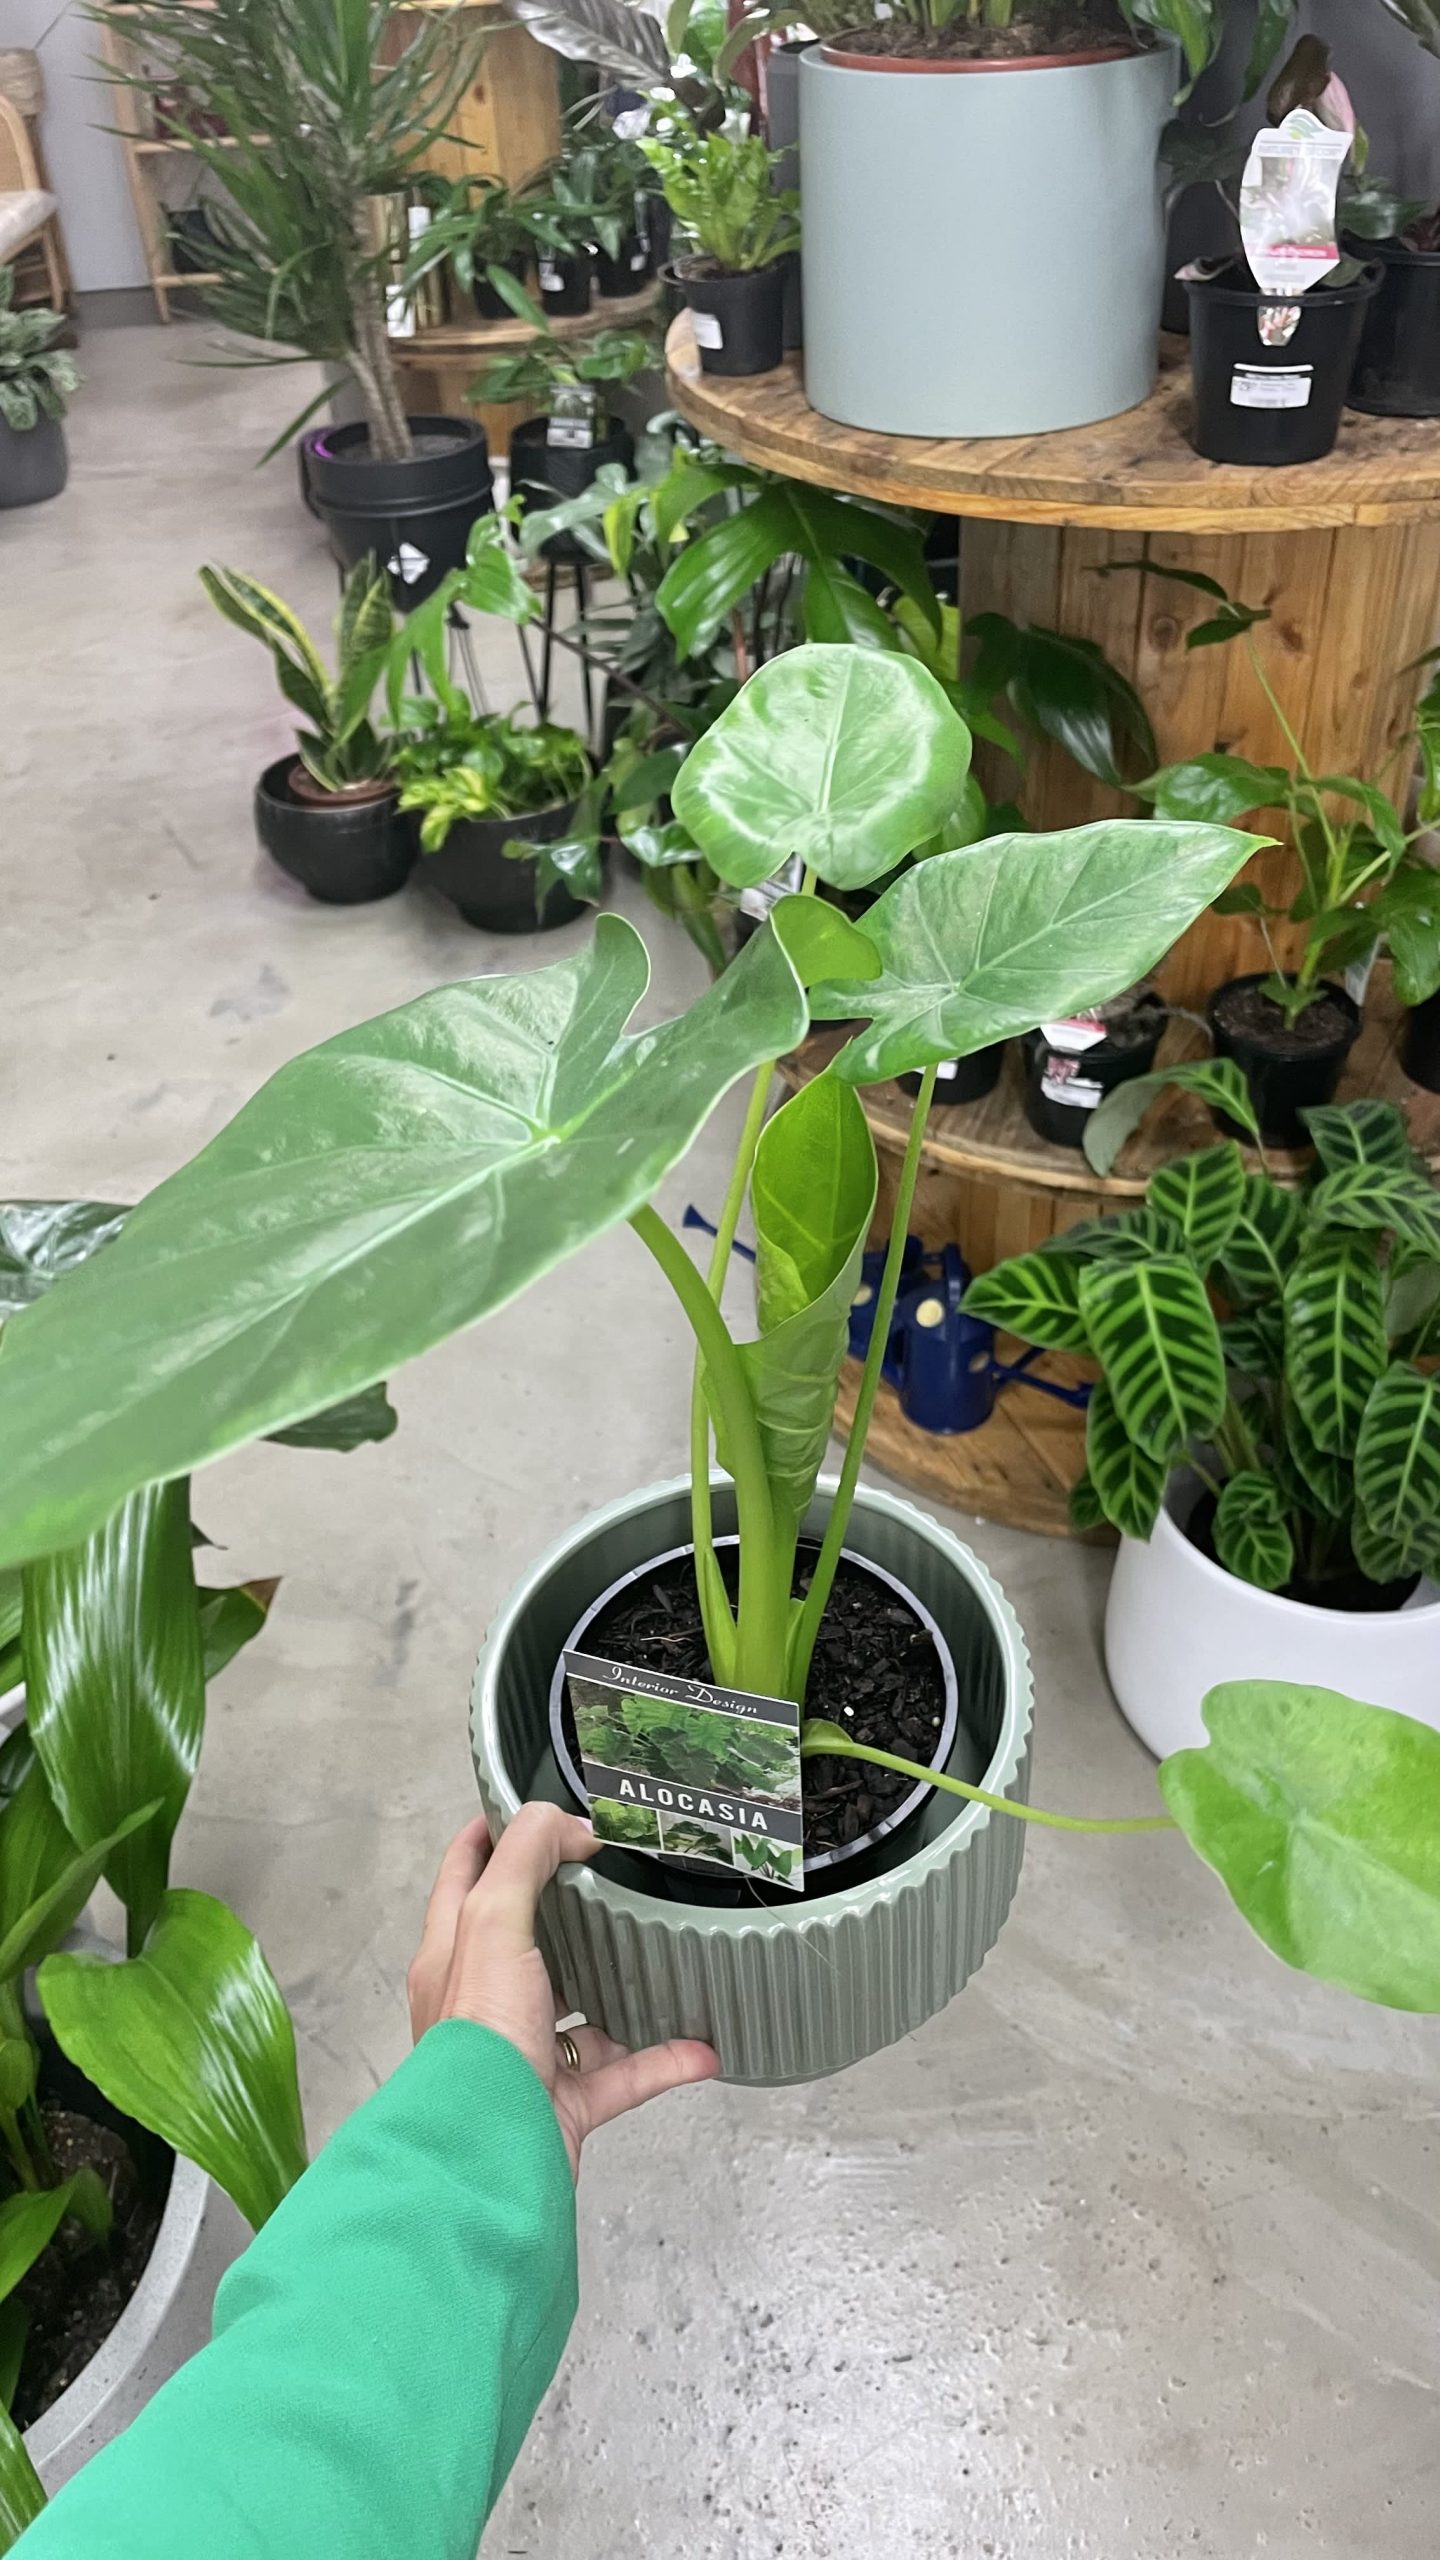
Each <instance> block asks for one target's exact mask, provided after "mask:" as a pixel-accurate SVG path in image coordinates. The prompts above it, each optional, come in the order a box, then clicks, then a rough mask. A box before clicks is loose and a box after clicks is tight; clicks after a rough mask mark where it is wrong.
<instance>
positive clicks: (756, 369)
mask: <svg viewBox="0 0 1440 2560" xmlns="http://www.w3.org/2000/svg"><path fill="white" fill-rule="evenodd" d="M642 148H643V150H644V152H645V156H646V158H647V159H648V160H649V162H650V164H651V166H652V168H654V169H655V170H656V172H657V173H658V175H659V178H660V182H661V184H662V186H663V187H664V190H665V201H666V203H667V204H668V205H669V207H670V210H671V212H672V214H673V215H674V216H675V219H676V221H677V222H679V223H680V224H682V225H683V227H684V229H685V230H686V231H687V232H688V233H689V234H690V236H691V238H692V240H693V241H694V243H695V248H694V252H693V253H692V254H691V255H689V256H686V257H682V258H679V259H677V261H676V264H675V274H676V277H677V279H678V281H679V284H680V287H681V290H682V292H683V293H684V296H685V299H686V302H687V303H688V304H689V306H690V310H691V312H692V314H693V317H694V328H695V343H696V345H697V346H698V348H699V350H700V363H701V368H702V370H703V371H704V372H706V373H724V374H751V373H770V372H772V371H773V369H774V367H775V366H776V365H778V364H779V362H780V359H781V356H782V354H783V352H784V348H783V344H782V331H781V318H782V306H783V299H784V286H785V276H784V265H783V261H784V259H785V258H786V257H787V256H788V255H789V254H790V253H791V252H792V251H793V250H795V249H797V248H798V247H799V243H800V219H799V201H800V200H799V197H798V196H797V195H796V194H795V192H794V191H793V189H785V188H777V187H776V186H775V184H774V180H773V169H774V163H775V159H776V157H777V155H776V154H775V153H774V152H772V151H771V150H770V149H769V148H768V146H767V145H766V143H765V142H764V141H763V140H762V138H761V137H760V135H759V134H750V135H748V136H747V137H746V138H745V139H744V140H743V141H740V140H736V139H735V138H734V137H733V136H731V135H730V134H727V133H701V132H699V131H698V130H697V129H696V128H695V127H694V126H693V125H689V124H687V123H685V122H684V121H683V120H682V119H680V118H676V120H675V122H674V125H673V128H672V130H671V133H670V136H669V138H668V139H667V140H664V141H661V140H659V139H651V140H647V141H646V142H645V143H644V144H643V145H642Z"/></svg>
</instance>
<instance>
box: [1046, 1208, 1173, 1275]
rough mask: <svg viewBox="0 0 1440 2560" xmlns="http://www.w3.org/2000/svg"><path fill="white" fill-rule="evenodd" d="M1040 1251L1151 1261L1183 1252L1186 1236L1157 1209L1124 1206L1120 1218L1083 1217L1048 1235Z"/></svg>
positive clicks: (1107, 1259) (1106, 1259) (1099, 1259)
mask: <svg viewBox="0 0 1440 2560" xmlns="http://www.w3.org/2000/svg"><path fill="white" fill-rule="evenodd" d="M1035 1249H1036V1251H1037V1253H1083V1254H1084V1256H1085V1258H1086V1260H1087V1261H1088V1262H1148V1261H1149V1260H1150V1257H1151V1255H1152V1254H1156V1253H1183V1252H1184V1250H1185V1238H1184V1236H1183V1235H1182V1234H1181V1232H1180V1229H1179V1228H1178V1227H1177V1226H1176V1224H1175V1221H1174V1219H1173V1218H1162V1217H1161V1215H1160V1212H1159V1210H1158V1209H1150V1208H1142V1209H1125V1210H1122V1212H1121V1214H1120V1216H1119V1217H1118V1218H1082V1219H1081V1221H1080V1223H1079V1225H1078V1226H1074V1227H1067V1228H1066V1229H1065V1231H1064V1233H1063V1234H1062V1235H1058V1236H1048V1237H1047V1238H1046V1240H1045V1242H1044V1244H1042V1245H1037V1246H1036V1248H1035Z"/></svg>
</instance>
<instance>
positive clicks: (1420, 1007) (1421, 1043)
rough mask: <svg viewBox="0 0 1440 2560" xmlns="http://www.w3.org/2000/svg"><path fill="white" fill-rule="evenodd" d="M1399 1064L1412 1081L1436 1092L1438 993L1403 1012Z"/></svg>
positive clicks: (1439, 1089)
mask: <svg viewBox="0 0 1440 2560" xmlns="http://www.w3.org/2000/svg"><path fill="white" fill-rule="evenodd" d="M1400 1064H1401V1065H1402V1067H1403V1068H1404V1070H1405V1073H1406V1074H1407V1076H1409V1078H1410V1080H1411V1082H1412V1084H1423V1086H1424V1087H1425V1090H1426V1092H1427V1093H1440V996H1428V997H1427V998H1426V1000H1425V1002H1424V1004H1417V1005H1416V1007H1415V1010H1414V1012H1413V1013H1410V1014H1407V1016H1406V1019H1405V1037H1404V1040H1403V1042H1402V1044H1401V1049H1400Z"/></svg>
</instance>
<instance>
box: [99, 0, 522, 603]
mask: <svg viewBox="0 0 1440 2560" xmlns="http://www.w3.org/2000/svg"><path fill="white" fill-rule="evenodd" d="M126 26H127V33H128V36H129V38H130V39H131V43H130V45H129V47H128V51H129V53H130V54H131V56H132V58H133V60H134V61H135V62H136V63H137V64H138V65H139V66H140V67H139V68H137V69H134V70H131V71H126V72H117V73H114V74H112V75H111V76H113V77H117V78H123V79H125V80H126V81H127V82H128V83H129V85H131V86H133V87H136V88H138V89H140V90H141V91H142V92H143V93H145V95H146V96H147V98H153V97H154V96H155V94H156V93H157V92H158V91H163V92H164V93H165V97H166V100H167V113H168V115H169V117H170V120H171V123H172V126H174V127H175V129H176V130H178V131H181V132H183V135H184V139H185V142H186V145H187V148H188V149H189V150H191V151H192V152H193V153H194V155H195V157H196V159H197V160H198V161H200V162H201V163H202V164H203V165H204V167H205V168H206V169H207V171H208V172H209V173H210V175H211V177H212V179H213V180H214V181H215V182H216V184H215V189H214V191H213V197H212V216H211V218H212V225H213V228H214V230H215V233H216V245H215V247H214V249H213V251H212V252H210V253H209V254H210V255H211V256H212V257H213V260H214V266H215V269H216V273H217V281H216V282H215V283H214V284H211V285H206V286H205V287H204V288H203V292H204V296H205V300H206V304H207V306H208V308H209V309H210V310H211V311H212V312H213V313H214V315H215V317H216V318H217V319H218V320H220V321H221V322H223V323H224V325H225V327H226V328H227V329H230V330H233V331H234V332H235V333H236V335H237V336H238V337H239V338H240V339H242V340H244V341H245V342H246V344H245V347H244V350H243V352H242V353H241V354H239V355H238V356H237V358H236V361H237V362H239V363H242V364H251V363H255V364H286V363H294V362H297V361H299V360H301V359H306V358H308V359H310V360H312V361H315V362H318V363H321V364H323V365H325V366H326V367H327V368H329V369H331V371H332V372H333V371H334V370H335V369H336V368H339V369H340V370H342V371H343V372H344V373H345V374H346V375H348V376H349V377H350V378H351V379H352V380H353V382H354V384H355V386H356V389H357V391H358V393H359V397H360V401H361V405H362V409H363V416H362V418H360V419H359V420H357V421H356V422H355V423H353V424H351V425H346V426H332V427H327V428H324V429H321V430H318V431H313V432H312V433H311V434H310V435H309V436H307V438H306V442H305V476H306V482H307V486H308V490H309V494H310V496H311V498H312V499H313V502H314V504H315V506H316V507H317V509H318V510H319V512H320V513H321V515H322V516H323V517H324V519H325V522H326V525H327V528H328V531H329V534H330V538H331V542H332V545H333V547H334V549H335V551H336V554H337V556H338V558H339V559H340V560H341V562H342V564H343V565H345V566H347V567H349V566H352V565H353V564H354V563H355V562H356V561H357V560H359V559H361V558H363V557H364V556H365V555H366V554H367V553H374V554H375V555H376V556H377V557H378V558H379V559H380V561H381V562H382V564H384V565H386V566H389V565H390V564H391V563H392V562H395V563H397V564H399V565H398V566H397V568H396V570H395V572H394V575H395V578H396V587H395V594H396V601H397V602H398V603H402V604H405V605H407V606H408V605H413V604H417V603H419V602H420V601H421V600H422V599H423V597H424V596H425V595H426V594H427V593H428V592H429V590H430V588H431V587H433V586H434V585H436V584H438V582H439V580H440V578H441V577H442V576H444V575H445V573H446V572H447V571H448V570H449V569H451V568H454V567H455V566H457V565H458V564H459V562H460V561H462V560H463V558H464V556H465V542H466V537H467V535H468V533H469V530H470V526H471V525H472V524H473V523H474V521H475V519H476V517H477V516H479V515H481V514H482V513H483V512H484V511H485V510H486V509H487V508H488V507H489V505H490V495H491V493H490V471H489V462H488V458H487V455H486V447H485V437H484V433H483V430H482V429H481V428H480V427H479V425H478V424H477V423H476V422H475V421H474V420H473V419H469V418H449V417H438V416H436V417H414V418H411V417H407V415H406V412H405V404H404V401H403V398H402V396H401V391H400V383H399V376H398V374H397V372H396V368H395V363H394V359H393V356H392V353H391V348H390V340H389V336H388V333H387V327H386V287H387V284H388V283H389V281H390V225H389V223H388V221H387V219H386V204H385V200H386V199H387V198H389V199H393V198H394V197H395V196H396V195H403V194H404V193H405V192H406V191H407V189H408V188H409V187H410V185H411V183H412V180H413V177H414V173H415V171H416V169H417V167H418V164H419V162H420V160H421V158H422V156H423V154H424V153H425V151H426V150H427V148H428V147H429V145H430V143H431V141H432V140H433V138H434V136H435V135H436V134H437V133H441V132H443V131H444V129H445V124H446V119H447V116H448V114H449V112H450V108H451V104H452V102H453V101H454V100H455V99H456V98H457V97H458V96H459V94H460V93H461V91H462V90H463V88H464V86H465V84H466V82H467V81H468V80H469V79H470V78H471V77H472V76H473V73H474V67H475V60H476V44H475V40H474V39H472V38H468V37H467V36H466V35H465V34H464V32H463V23H462V22H457V21H456V20H454V19H452V17H451V16H450V15H449V14H448V13H442V14H436V15H430V16H424V17H416V16H415V15H413V14H411V13H407V12H406V11H404V10H403V9H401V8H399V7H397V6H396V5H394V0H290V5H288V6H287V7H285V8H283V9H266V10H260V11H256V10H255V9H254V8H253V7H251V6H250V0H209V5H207V6H206V7H205V8H203V9H197V8H194V7H192V6H190V5H189V0H134V4H133V6H132V8H131V9H130V13H129V15H128V17H127V21H126ZM147 66H148V67H147ZM328 396H329V394H328V392H326V393H321V394H320V395H318V397H317V398H316V399H315V400H313V401H311V402H310V403H308V404H307V406H306V407H305V409H303V410H302V411H301V413H300V416H299V417H298V418H297V419H295V420H294V421H292V423H291V425H290V426H288V427H287V428H286V429H285V431H284V434H283V435H282V436H280V437H279V438H277V440H276V443H275V445H273V446H272V447H271V448H270V450H271V451H272V452H275V451H278V450H279V447H280V446H281V445H282V444H284V443H286V442H287V441H288V440H289V438H290V437H291V435H292V434H293V433H294V432H295V429H296V427H298V426H303V425H304V423H305V421H306V419H308V418H309V417H310V416H311V414H312V412H313V411H314V410H315V409H316V408H318V407H319V406H320V402H321V400H323V399H325V398H327V397H328ZM402 570H405V571H408V573H409V574H408V575H402V574H401V571H402Z"/></svg>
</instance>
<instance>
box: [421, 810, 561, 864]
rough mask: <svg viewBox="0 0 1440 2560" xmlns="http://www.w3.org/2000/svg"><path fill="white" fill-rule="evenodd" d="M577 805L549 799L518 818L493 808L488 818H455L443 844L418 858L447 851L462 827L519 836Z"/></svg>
mask: <svg viewBox="0 0 1440 2560" xmlns="http://www.w3.org/2000/svg"><path fill="white" fill-rule="evenodd" d="M577 805H578V804H577V802H576V801H575V800H551V801H550V802H549V803H548V804H547V806H546V807H545V808H543V809H526V810H525V811H524V813H523V814H522V815H521V816H520V817H518V818H502V817H501V816H500V815H499V814H498V812H496V811H493V810H492V812H491V814H490V816H489V817H488V818H456V819H455V820H454V821H453V823H452V825H451V828H450V832H449V834H448V835H447V836H446V838H445V842H444V844H437V845H434V846H432V847H431V849H430V851H429V852H426V853H422V854H421V856H420V859H421V861H422V862H433V861H434V859H435V856H436V854H440V853H446V852H448V850H449V848H450V846H451V845H452V844H453V843H454V841H455V839H456V837H457V836H458V835H459V834H460V832H461V830H462V828H466V827H484V828H487V829H488V828H492V827H493V828H495V829H497V830H499V829H503V830H504V832H505V834H506V835H509V836H521V835H523V834H524V832H525V830H526V828H527V827H534V826H538V825H539V824H540V821H541V820H542V819H544V818H553V817H554V816H555V815H556V812H557V811H559V812H561V813H563V815H564V816H565V817H567V818H568V816H569V815H570V812H571V810H572V809H574V808H575V807H576V806H577ZM422 876H423V875H422Z"/></svg>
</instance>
